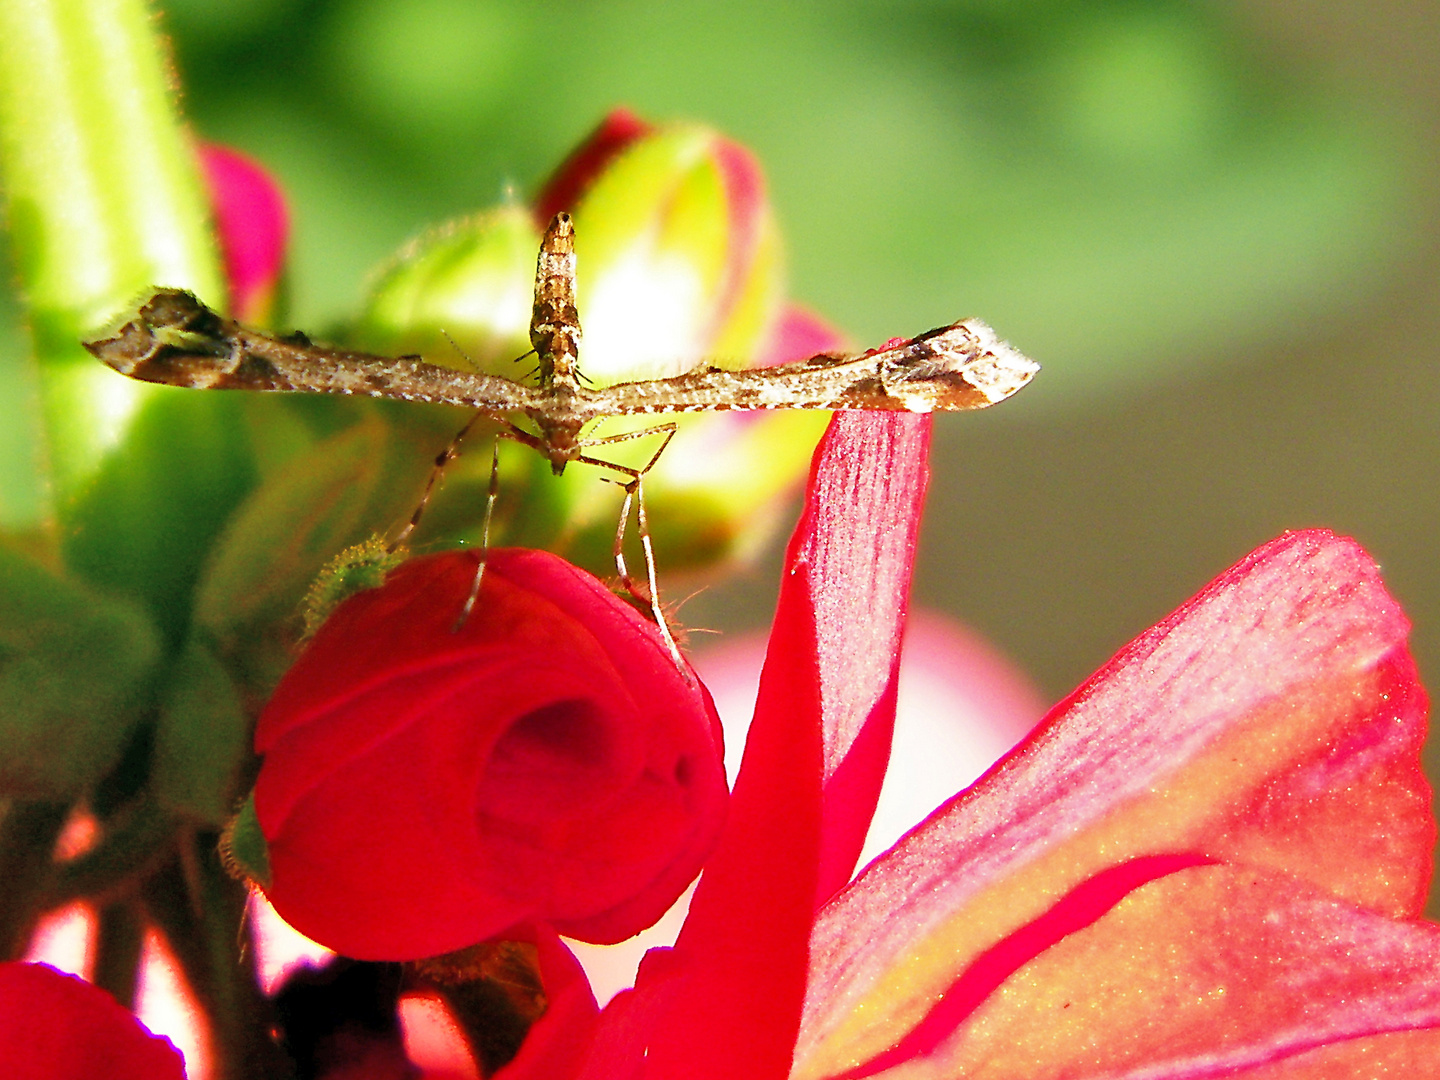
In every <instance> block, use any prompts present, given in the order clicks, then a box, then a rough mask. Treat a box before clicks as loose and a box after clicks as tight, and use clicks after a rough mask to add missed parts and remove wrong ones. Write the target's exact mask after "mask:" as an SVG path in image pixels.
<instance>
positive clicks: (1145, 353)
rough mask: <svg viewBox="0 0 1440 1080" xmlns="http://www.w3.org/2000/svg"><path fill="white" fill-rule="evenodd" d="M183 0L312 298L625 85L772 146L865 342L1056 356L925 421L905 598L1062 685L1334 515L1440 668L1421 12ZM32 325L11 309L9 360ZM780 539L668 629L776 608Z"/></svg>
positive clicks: (314, 309) (345, 307)
mask: <svg viewBox="0 0 1440 1080" xmlns="http://www.w3.org/2000/svg"><path fill="white" fill-rule="evenodd" d="M163 7H164V18H163V25H164V26H165V27H166V28H167V30H168V32H169V33H170V35H171V37H172V42H173V48H174V55H175V63H176V68H177V72H178V75H179V80H180V83H181V85H182V86H183V88H184V90H183V94H184V107H185V109H186V112H187V114H188V116H189V118H190V120H191V122H192V123H193V125H194V127H195V128H196V130H197V131H198V133H200V134H201V135H203V136H204V137H206V138H210V139H215V140H220V141H223V142H228V143H230V144H232V145H235V146H237V147H239V148H241V149H243V150H246V151H248V152H249V153H251V154H253V155H254V156H256V157H257V158H259V159H260V160H261V161H263V162H264V163H265V164H267V165H268V166H269V167H270V168H271V169H272V170H273V171H274V172H275V173H276V174H277V175H278V176H279V177H280V179H281V180H282V182H283V183H284V185H285V187H286V189H287V191H288V193H289V195H290V198H291V205H292V209H293V214H294V227H295V236H294V257H293V260H292V280H291V285H292V292H291V299H292V305H291V317H290V320H289V321H290V322H291V323H293V324H294V325H296V326H303V327H305V328H307V329H310V330H313V331H316V332H323V330H324V328H325V327H326V326H327V325H330V324H333V323H335V322H337V321H338V320H341V319H343V318H344V317H346V316H347V315H350V314H352V313H353V311H354V308H355V305H356V304H357V302H358V298H359V295H360V289H361V284H362V282H363V281H364V279H365V276H366V274H367V272H368V271H369V270H370V268H372V267H373V266H374V265H375V264H376V263H377V262H379V261H380V260H381V259H383V258H384V257H385V256H387V255H388V254H389V253H391V252H392V251H393V250H394V249H395V248H396V247H397V246H398V245H399V244H400V243H401V242H402V241H403V240H405V239H406V238H407V237H408V236H410V235H413V234H414V233H416V232H417V231H419V230H421V229H422V228H423V227H424V226H426V225H428V224H431V223H434V222H437V221H439V220H441V219H443V218H446V217H449V216H452V215H454V214H457V213H461V212H465V211H469V210H472V209H475V208H478V207H481V206H484V205H488V204H491V203H493V202H495V201H496V200H497V199H498V198H499V197H500V196H501V195H502V193H503V192H505V191H506V190H507V189H510V188H512V187H513V188H514V189H515V190H517V191H518V192H519V193H520V194H522V195H525V194H528V193H529V192H531V191H532V190H533V188H534V186H535V184H536V183H537V182H538V181H539V180H540V179H541V178H543V176H544V175H545V174H546V173H547V172H548V171H549V170H550V169H551V168H552V167H553V166H554V165H555V164H556V163H557V162H558V161H559V160H560V158H561V157H562V156H563V155H564V153H565V152H566V151H567V150H568V149H569V148H570V147H571V146H572V145H573V144H574V143H575V142H576V141H577V140H578V139H579V138H580V137H581V136H582V135H584V134H585V133H586V132H587V131H588V130H589V129H590V128H591V127H592V126H593V125H594V124H595V123H596V122H597V121H598V120H599V118H600V117H601V116H602V115H603V114H604V113H605V112H606V111H607V110H608V109H609V108H611V107H612V106H614V105H618V104H625V105H629V106H631V107H632V108H634V109H636V110H637V111H639V112H640V113H641V114H643V115H646V116H648V117H651V118H654V119H669V118H686V119H696V120H701V121H704V122H707V123H710V124H713V125H714V126H716V127H718V128H720V129H722V130H723V131H725V132H726V133H728V134H730V135H732V136H734V137H735V138H737V139H738V140H740V141H742V142H743V143H745V144H747V145H748V146H750V147H751V148H752V149H753V150H754V151H755V152H756V153H757V155H758V157H759V159H760V160H761V162H762V163H763V165H764V167H765V169H766V171H767V173H768V176H769V179H770V184H771V194H772V198H773V201H774V203H775V205H776V208H777V211H778V214H779V217H780V221H781V225H782V228H783V230H784V233H785V237H786V241H787V247H788V251H789V263H790V276H791V283H792V294H793V295H794V296H795V297H796V298H797V299H798V300H800V301H802V302H804V303H806V304H808V305H810V306H812V307H814V308H815V309H817V310H818V311H820V312H822V313H824V314H826V315H827V316H829V317H830V318H832V319H833V320H834V321H835V322H837V323H838V324H839V325H840V326H841V327H842V328H843V329H844V330H845V331H846V332H847V333H848V334H850V335H851V336H852V338H853V340H854V341H855V342H856V343H857V344H873V343H878V342H879V341H882V340H884V339H886V338H888V337H891V336H895V335H901V334H908V333H914V332H917V331H919V330H922V329H925V328H927V327H930V326H933V325H937V324H942V323H947V322H950V321H952V320H954V319H955V318H958V317H960V316H964V315H971V314H975V315H980V316H982V317H983V318H985V319H986V320H988V321H990V322H991V323H992V324H993V325H995V326H996V327H997V329H998V330H999V331H1000V332H1001V334H1002V335H1003V336H1005V337H1007V338H1008V339H1010V340H1011V341H1012V342H1014V343H1015V344H1016V345H1017V346H1019V347H1020V348H1022V349H1023V350H1024V351H1026V352H1027V353H1029V354H1030V355H1032V356H1034V357H1035V358H1037V359H1039V360H1040V361H1042V363H1043V364H1044V365H1045V370H1044V372H1043V373H1042V375H1041V376H1040V378H1039V379H1038V380H1037V381H1036V383H1035V384H1034V385H1033V386H1032V387H1031V388H1029V389H1027V390H1026V391H1025V392H1024V393H1023V394H1022V395H1020V397H1019V398H1017V399H1016V400H1015V401H1014V402H1012V403H1008V404H1006V405H1005V406H1004V407H1003V408H1000V409H996V410H994V412H993V413H982V414H976V415H962V416H950V417H942V418H941V419H940V420H939V421H938V425H937V431H938V434H937V448H936V455H935V469H934V475H935V479H934V487H933V489H932V494H931V498H930V509H929V517H928V520H927V525H926V533H925V540H924V547H923V550H922V557H921V567H920V571H919V583H918V598H919V600H920V602H922V603H924V604H928V605H931V606H934V607H939V608H942V609H944V610H946V611H948V612H950V613H952V614H954V615H956V616H958V617H960V618H962V619H964V620H965V621H967V622H969V623H971V624H972V625H974V626H976V627H977V628H979V629H980V630H981V631H982V632H984V633H985V634H986V635H988V636H989V637H990V638H991V639H992V640H994V641H995V642H996V643H997V644H998V645H1000V646H1001V647H1002V648H1004V649H1005V650H1006V651H1008V652H1009V653H1010V655H1011V656H1013V657H1014V658H1015V659H1016V660H1017V661H1018V662H1019V663H1020V664H1021V665H1022V666H1023V667H1024V668H1025V669H1026V670H1027V671H1028V672H1029V673H1030V674H1031V675H1032V676H1033V677H1034V678H1035V679H1036V680H1037V682H1038V683H1039V684H1040V685H1041V687H1042V688H1043V689H1044V690H1045V691H1046V693H1047V694H1049V695H1051V696H1059V695H1060V694H1062V693H1064V692H1065V691H1067V690H1068V689H1070V688H1071V687H1072V686H1073V685H1074V684H1075V683H1076V682H1077V681H1079V680H1080V679H1082V678H1083V677H1084V676H1086V675H1087V674H1088V673H1089V672H1090V671H1092V670H1093V669H1094V668H1095V667H1096V666H1098V665H1099V664H1100V663H1101V662H1102V661H1103V660H1104V659H1105V658H1106V657H1108V656H1109V655H1110V654H1111V653H1112V652H1113V651H1114V650H1115V649H1116V648H1117V647H1118V646H1119V645H1121V644H1122V643H1123V642H1125V641H1126V640H1127V639H1129V638H1130V637H1131V636H1133V635H1134V634H1135V633H1137V632H1138V631H1140V630H1141V629H1143V628H1145V627H1146V626H1148V625H1150V624H1151V623H1152V622H1154V621H1155V620H1156V619H1158V618H1159V617H1161V616H1162V615H1164V614H1165V613H1167V612H1168V611H1169V610H1171V609H1172V608H1173V607H1174V606H1175V605H1177V604H1178V603H1179V602H1181V601H1182V600H1184V599H1185V598H1186V597H1188V596H1189V595H1190V594H1191V593H1192V592H1193V591H1194V590H1195V589H1196V588H1198V587H1199V586H1200V585H1202V584H1203V583H1204V582H1206V581H1208V580H1209V579H1210V578H1211V577H1213V576H1214V575H1215V574H1217V573H1218V572H1220V571H1221V570H1223V569H1224V568H1225V567H1226V566H1228V565H1230V564H1231V563H1232V562H1234V561H1235V560H1237V559H1238V558H1240V557H1241V556H1242V555H1244V554H1245V553H1246V552H1248V551H1249V550H1250V549H1252V548H1253V547H1255V546H1257V545H1258V544H1260V543H1262V542H1263V541H1265V540H1268V539H1270V538H1271V537H1273V536H1275V535H1276V534H1278V533H1279V532H1281V531H1283V530H1284V529H1286V528H1296V527H1303V526H1326V527H1329V528H1332V529H1335V530H1337V531H1340V532H1344V533H1349V534H1352V535H1354V536H1356V537H1358V538H1359V539H1360V540H1361V541H1362V542H1363V543H1364V544H1365V545H1366V547H1367V548H1369V550H1370V551H1371V552H1372V553H1373V554H1374V555H1375V556H1376V558H1377V559H1378V560H1379V561H1380V562H1381V564H1382V566H1383V567H1384V570H1385V573H1386V577H1387V580H1388V582H1389V584H1390V586H1391V588H1392V590H1393V591H1394V592H1395V593H1396V594H1397V595H1398V596H1399V598H1400V599H1401V601H1402V602H1403V604H1404V605H1405V607H1406V609H1407V610H1408V611H1409V613H1410V615H1411V616H1412V618H1413V619H1414V621H1415V623H1416V632H1415V637H1414V644H1415V649H1416V652H1417V654H1418V656H1419V661H1420V665H1421V669H1422V673H1423V674H1424V675H1425V676H1426V678H1427V681H1429V682H1430V683H1431V685H1432V686H1433V685H1435V683H1436V680H1440V565H1437V561H1436V558H1435V545H1434V532H1435V530H1436V526H1437V524H1440V508H1437V498H1436V496H1437V480H1440V438H1437V434H1436V422H1437V420H1440V364H1437V360H1440V355H1437V354H1440V311H1437V306H1436V303H1435V301H1436V299H1437V295H1440V289H1437V282H1440V245H1437V238H1440V215H1437V210H1440V178H1437V177H1440V174H1437V169H1436V165H1437V147H1440V124H1437V119H1440V117H1437V112H1440V4H1436V3H1433V2H1432V3H1413V4H1410V5H1403V6H1399V5H1397V6H1391V7H1387V8H1385V9H1383V10H1381V9H1378V8H1377V7H1376V6H1375V5H1371V4H1363V3H1360V2H1358V0H1338V2H1322V0H1315V2H1286V0H1250V2H1248V3H1243V4H1242V3H1195V2H1193V0H1184V2H1170V0H1146V2H1140V0H1135V2H1108V0H1099V2H1084V3H1072V2H1061V0H1036V2H1032V3H1028V4H1011V3H1001V2H998V0H969V2H953V3H944V2H939V0H932V2H924V0H891V2H875V3H846V2H836V0H829V2H819V0H787V2H785V3H783V4H778V3H773V2H753V3H751V2H739V3H727V4H703V3H690V2H669V3H658V2H648V3H646V2H638V0H637V2H597V3H575V2H572V3H564V2H539V3H537V2H523V0H228V2H227V3H224V4H217V3H213V2H212V0H170V2H169V3H166V4H164V5H163ZM7 302H8V301H7ZM22 350H23V345H22V344H21V341H20V339H19V338H18V337H17V336H16V335H15V332H14V330H13V312H12V318H11V319H10V320H9V322H8V323H7V328H6V329H5V332H4V336H3V338H0V360H3V362H5V363H7V364H12V365H13V364H15V363H16V362H17V359H18V357H19V356H20V355H21V352H22ZM28 438H29V435H28V434H27V432H26V431H25V430H24V425H23V424H15V425H12V426H10V427H8V428H6V429H5V430H3V431H0V455H14V454H17V453H24V447H25V446H26V445H27V439H28ZM5 444H8V446H7V445H5ZM9 460H14V458H13V457H10V458H9ZM15 497H18V496H15ZM23 513H24V508H23V507H19V508H16V507H10V508H9V509H8V516H9V519H10V520H15V519H16V517H17V515H18V516H20V517H23ZM660 559H661V564H662V567H663V560H664V553H663V551H662V552H661V553H660ZM776 565H778V563H777V559H776V557H775V556H773V555H772V557H771V559H770V561H769V564H768V565H762V566H760V567H757V568H755V569H753V570H751V571H749V572H747V573H745V574H743V575H741V576H740V577H739V578H737V579H735V580H732V581H730V582H727V583H725V584H722V585H719V586H717V587H714V588H712V589H710V590H709V591H707V592H706V593H704V594H702V595H701V596H699V597H697V598H696V599H695V600H693V601H692V602H691V603H690V604H689V605H688V606H687V608H686V610H685V613H684V620H685V621H686V622H687V623H689V624H690V625H692V626H694V625H698V626H709V627H715V628H719V629H725V630H734V629H739V628H743V627H748V626H755V625H761V624H763V623H764V622H765V621H766V620H767V619H768V616H769V612H770V607H771V604H772V603H773V595H774V588H775V580H776V573H775V566H776Z"/></svg>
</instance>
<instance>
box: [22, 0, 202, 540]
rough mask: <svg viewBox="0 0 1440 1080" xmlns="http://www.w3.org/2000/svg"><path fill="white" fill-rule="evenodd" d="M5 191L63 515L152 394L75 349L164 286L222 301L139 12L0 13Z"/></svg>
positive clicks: (92, 4)
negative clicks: (140, 297)
mask: <svg viewBox="0 0 1440 1080" xmlns="http://www.w3.org/2000/svg"><path fill="white" fill-rule="evenodd" d="M0 179H3V186H4V189H5V193H6V196H7V199H8V202H9V224H10V228H11V233H12V237H13V247H14V254H15V263H16V268H17V270H18V272H19V277H20V279H21V282H22V283H23V285H24V288H25V291H26V295H27V299H28V301H29V304H30V309H31V321H30V326H31V331H32V334H33V337H34V342H35V352H36V356H37V358H38V359H39V361H40V376H41V378H40V396H41V406H42V409H41V417H42V422H43V424H44V427H45V430H46V434H47V438H48V443H49V446H48V454H47V458H48V460H49V462H50V465H51V470H52V482H53V488H54V492H55V495H56V499H57V504H58V506H57V509H59V510H60V511H61V512H62V513H63V512H64V509H65V506H66V503H67V501H68V499H69V498H70V497H71V496H72V495H74V494H75V493H77V492H79V491H81V490H83V489H84V488H85V487H86V485H87V484H88V482H89V481H90V480H91V479H92V478H93V476H94V475H95V472H96V471H97V470H98V469H99V468H100V467H101V465H102V464H103V463H104V461H105V459H106V457H107V456H108V455H109V453H110V452H111V451H112V450H113V449H114V447H115V446H117V445H118V444H119V443H120V442H121V441H122V440H123V439H124V436H125V433H126V432H127V430H128V429H129V427H130V425H131V423H132V422H133V420H134V419H135V416H136V411H137V407H138V405H139V403H140V402H142V401H144V400H146V398H147V397H148V394H149V392H148V391H147V390H146V388H144V387H141V386H139V385H137V384H132V383H128V382H125V381H123V380H117V379H115V378H113V376H112V375H111V374H110V373H108V372H106V371H105V370H104V369H103V368H101V367H100V365H98V364H96V362H95V361H94V359H93V358H91V357H89V356H88V355H87V354H86V353H85V352H84V350H82V349H81V348H80V339H81V337H82V336H83V335H85V334H86V333H87V332H89V331H92V330H94V329H96V327H97V326H98V324H100V323H102V322H103V321H104V320H106V319H108V318H110V317H112V316H113V315H115V314H116V313H117V312H118V309H120V308H121V307H123V306H124V305H126V304H128V303H130V302H131V301H132V300H133V299H134V298H135V297H136V295H137V294H139V293H140V292H141V291H143V290H144V289H146V288H148V287H149V286H152V285H155V284H165V285H177V286H184V287H188V288H193V289H195V290H197V291H198V292H200V293H201V294H202V295H204V296H206V297H208V298H210V299H212V300H215V301H219V300H220V299H221V298H222V297H223V296H224V284H223V281H222V279H221V276H220V272H219V263H218V260H217V258H216V254H215V250H214V246H213V243H212V240H211V238H210V230H209V224H208V214H207V208H206V200H205V194H204V190H203V187H202V185H201V183H200V179H199V175H198V170H197V167H196V163H195V160H194V156H193V153H192V150H191V146H190V143H189V140H188V139H187V138H186V136H185V133H184V132H183V130H182V129H181V127H180V124H179V122H178V118H177V117H176V115H175V110H174V108H173V107H172V103H171V99H170V87H169V79H168V73H167V71H166V68H165V50H164V49H163V48H162V47H161V45H160V42H159V40H158V38H157V36H156V33H155V26H154V20H153V18H152V16H151V12H150V10H149V7H148V5H146V4H145V3H144V2H143V0H104V2H101V0H33V2H27V3H23V4H0Z"/></svg>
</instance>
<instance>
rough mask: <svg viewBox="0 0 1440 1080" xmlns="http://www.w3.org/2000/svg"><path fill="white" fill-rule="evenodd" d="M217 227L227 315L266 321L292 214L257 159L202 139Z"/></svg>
mask: <svg viewBox="0 0 1440 1080" xmlns="http://www.w3.org/2000/svg"><path fill="white" fill-rule="evenodd" d="M199 152H200V165H201V169H202V171H203V173H204V176H205V186H206V187H207V188H208V189H209V192H210V204H211V210H212V212H213V213H214V215H215V232H216V235H217V237H218V239H219V241H220V252H221V254H222V255H223V256H224V258H225V279H226V281H228V282H229V285H230V309H231V314H233V315H234V316H235V318H237V319H241V320H243V321H246V322H265V321H267V320H268V319H269V317H270V308H271V306H272V305H273V303H274V301H275V289H276V286H277V285H278V284H279V281H280V275H281V272H282V271H283V270H284V268H285V245H286V243H287V241H288V240H289V236H290V215H289V213H288V212H287V211H286V209H285V197H284V195H282V194H281V192H280V186H279V185H278V184H277V183H276V182H275V180H274V179H273V178H272V177H271V176H270V174H269V173H267V172H266V171H265V170H264V168H262V167H261V166H260V165H259V164H258V163H257V162H255V161H253V160H252V159H251V158H248V157H246V156H245V155H244V154H241V153H239V152H238V151H235V150H231V149H230V148H229V147H228V146H219V145H217V144H215V143H201V144H200V148H199Z"/></svg>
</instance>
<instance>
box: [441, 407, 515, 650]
mask: <svg viewBox="0 0 1440 1080" xmlns="http://www.w3.org/2000/svg"><path fill="white" fill-rule="evenodd" d="M504 435H505V433H503V432H502V433H501V434H499V435H496V436H495V445H494V446H493V447H491V450H490V490H489V492H487V493H486V495H485V520H484V521H483V522H482V523H481V525H480V558H479V559H478V560H477V561H476V564H475V580H474V581H472V582H470V595H469V596H467V597H466V598H465V603H464V605H462V606H461V608H460V615H459V617H458V618H456V620H455V625H454V626H453V627H451V631H452V632H458V631H459V629H460V628H461V627H462V626H464V625H465V620H466V619H468V618H470V612H472V611H474V610H475V601H476V600H477V599H478V598H479V596H480V583H481V582H482V581H484V580H485V563H486V561H487V559H488V558H489V555H490V519H491V518H492V517H494V516H495V500H496V498H498V497H499V495H500V440H501V439H502V438H503V437H504Z"/></svg>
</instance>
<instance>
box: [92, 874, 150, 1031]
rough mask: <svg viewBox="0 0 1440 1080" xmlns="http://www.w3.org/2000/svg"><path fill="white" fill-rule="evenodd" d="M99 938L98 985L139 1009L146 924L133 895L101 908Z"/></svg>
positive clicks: (96, 977) (96, 950)
mask: <svg viewBox="0 0 1440 1080" xmlns="http://www.w3.org/2000/svg"><path fill="white" fill-rule="evenodd" d="M99 914H100V918H99V923H100V925H99V932H98V933H97V934H96V937H95V979H94V982H95V985H96V986H98V987H100V988H101V989H102V990H108V991H110V993H111V994H112V995H113V996H114V998H115V1000H116V1001H118V1002H120V1004H121V1005H124V1006H125V1008H127V1009H134V1008H135V989H136V984H137V982H138V976H139V974H140V951H141V948H142V947H143V946H144V944H145V923H144V920H143V919H141V917H140V912H139V911H138V910H137V909H136V906H135V901H134V900H133V899H131V898H129V897H125V898H122V899H120V900H116V901H114V902H112V903H109V904H106V905H105V906H104V907H102V908H101V909H100V913H99Z"/></svg>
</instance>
